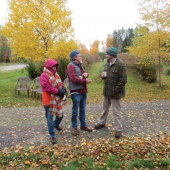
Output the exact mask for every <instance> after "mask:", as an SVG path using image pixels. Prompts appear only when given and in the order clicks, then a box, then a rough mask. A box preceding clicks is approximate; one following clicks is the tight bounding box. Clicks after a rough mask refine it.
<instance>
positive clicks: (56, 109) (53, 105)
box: [44, 68, 66, 117]
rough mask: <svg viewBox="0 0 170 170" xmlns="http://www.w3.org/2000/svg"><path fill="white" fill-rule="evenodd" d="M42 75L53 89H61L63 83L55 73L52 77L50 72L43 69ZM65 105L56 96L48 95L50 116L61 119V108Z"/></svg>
mask: <svg viewBox="0 0 170 170" xmlns="http://www.w3.org/2000/svg"><path fill="white" fill-rule="evenodd" d="M44 73H45V74H46V75H47V76H48V78H49V82H50V84H51V85H52V86H53V87H55V88H57V89H58V88H62V86H63V83H62V81H61V78H60V76H59V75H58V73H57V72H56V73H55V75H53V73H52V72H51V71H50V70H48V69H47V68H44ZM65 103H66V101H63V100H62V98H61V97H60V96H58V95H57V94H50V108H49V112H50V114H52V115H56V116H58V117H62V112H63V106H64V105H65Z"/></svg>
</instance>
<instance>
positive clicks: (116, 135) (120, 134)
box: [115, 131, 122, 139]
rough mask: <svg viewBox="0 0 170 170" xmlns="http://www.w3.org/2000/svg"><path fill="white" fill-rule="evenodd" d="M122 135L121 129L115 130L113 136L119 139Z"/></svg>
mask: <svg viewBox="0 0 170 170" xmlns="http://www.w3.org/2000/svg"><path fill="white" fill-rule="evenodd" d="M121 137H122V131H116V133H115V138H116V139H120V138H121Z"/></svg>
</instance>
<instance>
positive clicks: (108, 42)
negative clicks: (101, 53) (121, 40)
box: [106, 34, 114, 49]
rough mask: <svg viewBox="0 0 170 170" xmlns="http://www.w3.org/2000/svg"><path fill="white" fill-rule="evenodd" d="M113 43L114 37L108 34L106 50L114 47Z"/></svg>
mask: <svg viewBox="0 0 170 170" xmlns="http://www.w3.org/2000/svg"><path fill="white" fill-rule="evenodd" d="M113 41H114V38H113V35H112V34H108V35H107V38H106V49H107V48H109V47H112V46H113Z"/></svg>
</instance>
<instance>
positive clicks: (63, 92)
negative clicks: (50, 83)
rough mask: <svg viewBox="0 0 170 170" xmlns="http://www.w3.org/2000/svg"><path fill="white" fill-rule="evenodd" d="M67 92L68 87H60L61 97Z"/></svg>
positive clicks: (59, 93)
mask: <svg viewBox="0 0 170 170" xmlns="http://www.w3.org/2000/svg"><path fill="white" fill-rule="evenodd" d="M65 93H66V88H65V87H64V86H62V88H59V89H58V95H59V96H60V97H61V98H63V97H64V95H65Z"/></svg>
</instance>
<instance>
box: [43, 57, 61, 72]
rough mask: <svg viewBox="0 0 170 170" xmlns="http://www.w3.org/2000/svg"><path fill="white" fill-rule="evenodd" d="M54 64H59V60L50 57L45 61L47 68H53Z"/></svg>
mask: <svg viewBox="0 0 170 170" xmlns="http://www.w3.org/2000/svg"><path fill="white" fill-rule="evenodd" d="M54 65H58V63H57V61H55V60H53V59H48V60H46V62H45V64H44V66H45V67H46V68H47V69H50V70H51V69H52V67H53V66H54Z"/></svg>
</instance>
